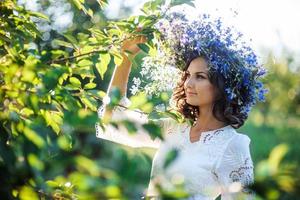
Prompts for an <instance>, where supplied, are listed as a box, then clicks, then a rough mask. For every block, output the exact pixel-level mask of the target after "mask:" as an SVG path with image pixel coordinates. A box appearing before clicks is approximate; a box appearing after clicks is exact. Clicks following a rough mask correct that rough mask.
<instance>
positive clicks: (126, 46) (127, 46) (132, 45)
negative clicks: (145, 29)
mask: <svg viewBox="0 0 300 200" xmlns="http://www.w3.org/2000/svg"><path fill="white" fill-rule="evenodd" d="M146 41H147V39H146V37H145V36H142V35H140V36H137V37H135V38H133V39H128V40H125V41H124V42H123V45H122V53H125V52H130V53H131V54H132V55H133V56H135V55H136V54H137V53H138V52H139V51H140V48H139V47H138V46H137V44H141V43H145V42H146Z"/></svg>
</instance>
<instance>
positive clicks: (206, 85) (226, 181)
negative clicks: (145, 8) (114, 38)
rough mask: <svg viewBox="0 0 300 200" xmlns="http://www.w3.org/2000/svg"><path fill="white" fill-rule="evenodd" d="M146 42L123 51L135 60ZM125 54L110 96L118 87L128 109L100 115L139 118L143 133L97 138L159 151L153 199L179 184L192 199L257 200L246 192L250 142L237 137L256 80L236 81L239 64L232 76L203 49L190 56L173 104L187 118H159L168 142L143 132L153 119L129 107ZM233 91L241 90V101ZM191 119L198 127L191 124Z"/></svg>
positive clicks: (111, 131) (112, 131)
mask: <svg viewBox="0 0 300 200" xmlns="http://www.w3.org/2000/svg"><path fill="white" fill-rule="evenodd" d="M210 35H211V34H210ZM214 37H215V36H214ZM211 41H212V40H209V42H210V43H209V44H212V45H216V47H220V46H222V45H220V44H217V43H212V42H211ZM143 42H145V38H143V37H137V38H135V39H134V40H129V41H125V42H124V44H123V48H122V50H123V51H125V50H127V51H131V52H132V53H133V56H134V55H135V54H137V53H138V51H139V48H138V47H137V45H136V44H137V43H143ZM206 47H207V48H208V46H206ZM193 49H194V48H193ZM209 49H210V50H211V51H212V52H211V53H212V54H214V55H216V56H217V58H220V57H222V56H223V57H224V56H225V57H224V58H226V59H229V58H228V55H227V54H226V53H224V51H223V50H224V49H223V50H222V51H218V49H216V48H209ZM205 52H208V51H205ZM230 52H231V51H230ZM122 55H123V62H122V64H121V65H120V66H118V67H117V68H116V69H115V71H114V74H113V78H112V81H111V83H110V85H109V88H108V93H110V92H111V90H112V88H114V87H117V88H119V89H120V91H121V95H122V96H123V97H124V98H122V100H121V103H120V104H121V105H123V106H124V107H115V108H114V109H113V110H109V108H108V107H105V106H104V111H103V112H101V113H100V116H101V117H102V118H103V119H106V118H112V119H113V120H122V119H124V118H126V119H130V120H134V121H135V122H136V123H137V124H138V126H139V131H138V133H137V134H135V135H129V134H128V133H127V131H126V128H124V127H120V128H119V129H116V128H114V127H113V126H107V127H106V129H105V133H103V131H102V129H100V128H99V126H97V137H99V138H103V139H108V140H111V141H114V142H117V143H121V144H125V145H129V146H131V147H153V148H157V152H156V154H155V157H154V159H153V163H152V171H151V179H150V183H149V187H148V191H147V196H148V197H153V199H159V193H160V189H162V190H163V191H174V190H175V189H176V187H177V185H178V184H179V183H183V187H184V190H185V191H186V192H187V193H188V195H189V197H188V199H197V200H212V199H215V198H217V197H218V196H219V195H221V197H222V200H224V199H225V200H229V199H237V198H239V199H252V197H253V195H252V194H251V192H250V191H249V190H247V189H246V186H247V185H249V184H251V183H252V182H253V164H252V159H251V155H250V151H249V144H250V139H249V137H248V136H246V135H243V134H240V133H237V132H236V131H235V129H236V128H239V127H240V126H242V125H243V124H244V122H245V120H246V119H247V112H245V104H243V102H242V101H244V102H247V105H248V104H249V105H250V103H249V102H251V100H249V101H248V100H247V98H248V97H247V96H251V95H250V94H251V93H249V91H251V87H250V86H249V82H251V81H252V82H253V81H254V78H253V77H254V76H248V78H247V77H246V76H241V77H242V78H240V79H238V78H235V77H238V75H239V73H243V74H245V72H244V71H241V70H240V68H238V67H236V66H237V63H234V66H235V67H232V68H234V69H233V70H232V71H231V72H230V73H229V72H226V71H225V72H224V68H222V70H219V68H216V65H217V64H216V59H214V60H213V61H212V58H211V57H210V55H211V54H207V53H206V54H205V53H199V51H190V52H189V53H188V54H185V59H184V60H185V64H186V65H185V68H184V69H183V70H182V71H183V74H182V79H181V80H180V81H179V83H178V85H177V87H176V88H175V90H174V93H173V100H174V101H175V102H176V108H177V110H178V111H179V112H180V113H181V114H182V115H183V116H184V117H185V119H187V120H186V122H184V123H178V122H176V121H175V120H172V119H160V120H157V121H156V123H158V124H159V125H160V126H161V128H162V132H163V136H164V140H163V141H161V140H159V139H155V140H152V139H151V138H150V137H149V135H148V134H147V133H146V131H145V130H144V129H143V128H142V125H143V124H144V123H147V122H148V120H147V116H146V115H144V114H138V113H136V112H134V111H130V110H127V109H126V108H125V107H127V106H128V105H129V104H130V102H129V101H128V99H127V98H126V89H127V88H126V87H127V82H128V76H129V73H130V68H131V62H130V60H129V59H128V57H127V56H126V55H125V53H123V54H122ZM235 61H237V62H238V60H235ZM220 62H222V59H221V60H220ZM214 64H215V65H214ZM217 69H218V70H217ZM247 73H248V71H247ZM253 73H254V72H253ZM256 73H257V72H256ZM250 75H251V74H250ZM247 86H248V87H247ZM228 91H235V92H236V93H235V94H239V97H236V96H237V95H232V92H228ZM188 120H190V121H192V122H193V124H192V125H191V124H190V123H188V122H187V121H188ZM174 150H175V151H176V153H177V157H176V159H175V160H174V161H173V162H171V164H168V165H166V159H167V157H168V155H169V153H170V152H172V151H174Z"/></svg>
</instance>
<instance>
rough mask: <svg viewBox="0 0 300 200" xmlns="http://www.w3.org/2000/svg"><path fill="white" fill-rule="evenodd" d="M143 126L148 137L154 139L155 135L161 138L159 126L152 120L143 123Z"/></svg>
mask: <svg viewBox="0 0 300 200" xmlns="http://www.w3.org/2000/svg"><path fill="white" fill-rule="evenodd" d="M143 128H144V129H145V130H146V131H147V132H148V133H149V135H150V137H151V138H152V139H153V140H154V139H155V138H156V137H158V138H160V139H162V140H163V137H162V134H161V128H160V127H159V126H158V125H156V124H155V123H153V122H149V123H148V124H143Z"/></svg>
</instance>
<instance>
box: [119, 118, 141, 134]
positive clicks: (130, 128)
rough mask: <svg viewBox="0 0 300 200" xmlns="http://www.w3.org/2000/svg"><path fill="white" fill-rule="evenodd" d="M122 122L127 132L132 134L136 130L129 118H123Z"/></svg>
mask: <svg viewBox="0 0 300 200" xmlns="http://www.w3.org/2000/svg"><path fill="white" fill-rule="evenodd" d="M122 124H123V125H124V126H125V127H126V129H127V130H128V133H129V134H134V133H136V132H137V128H136V126H135V124H134V123H133V122H131V121H129V120H123V121H122Z"/></svg>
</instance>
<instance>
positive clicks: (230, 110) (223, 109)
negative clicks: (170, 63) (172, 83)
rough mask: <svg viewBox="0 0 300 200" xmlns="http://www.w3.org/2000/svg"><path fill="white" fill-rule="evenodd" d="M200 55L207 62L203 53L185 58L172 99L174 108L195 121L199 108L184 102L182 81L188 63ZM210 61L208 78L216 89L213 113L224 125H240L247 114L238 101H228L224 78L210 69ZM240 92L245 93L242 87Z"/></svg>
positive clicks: (184, 95) (184, 77) (184, 79)
mask: <svg viewBox="0 0 300 200" xmlns="http://www.w3.org/2000/svg"><path fill="white" fill-rule="evenodd" d="M198 57H202V58H204V59H205V60H206V62H207V63H208V59H207V58H206V57H205V56H203V55H197V54H193V55H190V57H189V58H188V59H187V62H186V65H185V67H184V69H183V73H182V76H181V79H180V81H179V82H178V83H177V86H176V87H175V89H174V92H173V97H172V99H173V101H174V102H175V105H176V109H177V111H178V112H179V113H181V114H182V115H183V116H184V117H185V118H187V119H190V120H192V121H193V122H195V121H196V120H197V116H198V114H199V112H200V111H199V108H198V107H197V106H192V105H190V104H188V103H187V102H186V94H185V91H184V82H185V81H186V79H187V74H186V71H187V69H188V67H189V65H190V63H191V62H192V61H193V60H194V59H196V58H198ZM209 66H210V63H208V69H209V70H208V79H209V81H210V82H211V84H212V85H214V86H215V88H216V89H217V94H216V98H215V100H214V102H213V115H214V117H215V118H216V119H218V120H219V121H222V122H224V123H225V124H226V125H231V126H232V127H234V128H239V127H241V126H242V125H243V124H244V122H245V120H246V119H247V118H248V115H247V114H245V113H243V112H241V106H239V105H238V102H236V101H234V100H231V101H229V100H228V99H227V98H226V94H225V78H224V76H223V75H222V74H220V73H218V72H217V71H215V70H212V68H211V67H209ZM240 90H241V91H240V93H241V94H242V93H246V91H243V88H241V89H240Z"/></svg>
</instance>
